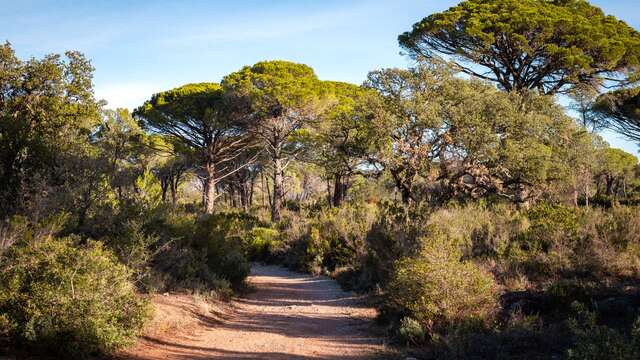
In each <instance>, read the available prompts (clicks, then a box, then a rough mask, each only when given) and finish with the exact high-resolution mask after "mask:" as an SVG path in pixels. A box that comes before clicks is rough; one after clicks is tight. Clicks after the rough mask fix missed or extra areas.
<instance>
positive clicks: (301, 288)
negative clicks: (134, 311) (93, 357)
mask: <svg viewBox="0 0 640 360" xmlns="http://www.w3.org/2000/svg"><path fill="white" fill-rule="evenodd" d="M249 282H250V283H251V284H252V285H253V286H254V287H255V288H256V291H255V292H252V293H250V294H249V295H247V296H246V297H243V298H239V299H236V300H234V301H233V302H232V305H231V309H230V310H229V311H227V312H224V311H217V310H215V309H207V311H205V312H204V313H202V312H199V311H196V310H194V309H191V310H190V311H189V312H190V313H191V314H195V316H196V317H197V318H198V321H197V323H196V324H195V325H194V326H192V327H188V328H189V330H188V331H185V330H184V329H174V330H172V331H167V332H165V333H164V334H156V335H146V336H145V337H143V339H142V340H141V341H140V342H139V343H138V344H137V345H136V346H135V347H134V348H132V349H130V350H129V351H128V352H127V353H126V354H125V355H124V356H122V357H121V358H123V359H275V360H278V359H297V360H307V359H309V360H310V359H336V360H337V359H374V358H376V359H379V358H385V356H384V353H385V348H384V345H383V343H382V340H381V339H380V338H378V337H375V336H373V335H371V333H370V330H371V324H372V322H371V320H372V318H373V317H374V316H375V310H374V309H372V308H370V307H367V306H365V305H364V303H363V301H362V299H361V298H359V297H357V296H355V295H354V294H352V293H348V292H344V291H342V290H341V289H340V287H339V286H338V285H337V283H336V282H335V281H333V280H331V279H329V278H326V277H312V276H309V275H303V274H298V273H294V272H291V271H289V270H286V269H284V268H281V267H276V266H261V265H254V266H253V267H252V270H251V276H250V277H249ZM167 301H171V304H165V305H164V308H163V312H166V313H168V314H169V315H168V316H171V312H172V310H171V309H169V310H168V311H167V307H172V306H175V307H176V309H181V311H184V310H185V309H189V306H190V305H189V302H190V301H191V300H190V299H188V298H182V300H178V301H177V302H178V303H180V302H184V304H176V301H173V300H169V299H167V300H166V301H165V302H167ZM192 307H193V306H192ZM178 328H179V326H178Z"/></svg>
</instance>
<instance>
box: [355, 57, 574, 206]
mask: <svg viewBox="0 0 640 360" xmlns="http://www.w3.org/2000/svg"><path fill="white" fill-rule="evenodd" d="M366 86H369V87H373V88H375V89H377V90H378V91H379V92H380V94H381V95H382V97H383V101H382V103H381V104H380V105H377V104H376V103H372V104H371V106H370V107H369V108H370V109H372V111H373V113H372V115H373V116H372V117H371V120H370V121H369V124H370V126H372V127H373V128H374V129H375V130H373V131H375V132H376V135H375V136H374V137H375V138H379V139H381V140H380V142H379V144H378V146H377V148H376V151H375V152H374V153H373V154H372V156H371V158H372V159H373V160H374V162H375V163H379V164H381V165H382V167H383V168H384V169H385V170H386V171H387V172H388V173H389V174H390V175H391V177H392V179H393V180H394V183H395V186H396V188H397V189H398V190H399V192H400V193H401V194H402V199H403V202H404V203H405V204H411V203H412V202H414V201H419V200H422V199H425V198H426V199H428V200H431V201H433V202H446V201H447V200H449V199H451V198H452V197H472V198H478V197H481V196H487V195H496V196H500V197H504V198H507V199H509V200H511V201H513V202H514V203H516V204H519V205H524V206H526V205H527V204H528V203H529V202H531V201H532V200H535V199H536V198H537V197H539V196H540V195H541V193H542V191H543V190H544V188H545V186H546V185H547V184H549V183H551V182H554V181H556V180H558V179H557V178H556V177H555V174H557V173H559V172H560V171H561V170H564V167H567V166H571V164H569V160H568V158H567V157H566V156H564V155H563V154H564V153H566V151H565V150H566V148H567V147H569V146H572V134H573V133H574V132H575V131H576V130H577V127H576V125H575V124H574V122H573V121H572V120H571V119H570V118H569V117H568V116H566V115H565V114H564V111H563V109H561V108H560V107H559V106H557V105H556V104H555V103H554V102H553V99H552V98H550V97H547V96H538V95H535V94H526V95H523V94H518V93H507V92H504V91H499V90H497V89H496V88H495V87H494V86H491V85H488V84H486V83H484V82H481V81H478V80H473V81H470V80H465V79H460V78H457V77H455V76H454V75H453V74H452V73H451V71H449V70H447V68H446V67H443V66H442V65H438V64H431V65H428V64H427V63H423V64H421V66H419V67H417V68H413V69H409V70H398V69H388V70H382V71H376V72H372V73H371V74H370V75H369V79H368V81H367V83H366ZM379 106H382V109H380V110H376V108H377V107H379ZM419 183H422V184H424V186H423V189H421V188H420V187H418V186H417V185H418V184H419ZM420 190H422V191H420ZM420 195H422V196H420Z"/></svg>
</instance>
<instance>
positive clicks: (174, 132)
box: [134, 83, 227, 148]
mask: <svg viewBox="0 0 640 360" xmlns="http://www.w3.org/2000/svg"><path fill="white" fill-rule="evenodd" d="M221 108H222V88H221V87H220V85H219V84H216V83H198V84H187V85H184V86H181V87H178V88H175V89H172V90H168V91H164V92H161V93H158V94H155V95H153V96H152V97H151V99H150V100H148V101H146V102H145V103H144V105H142V106H141V107H139V108H138V109H136V110H135V112H134V115H136V116H137V117H138V118H140V119H141V120H142V124H143V125H144V126H145V127H147V128H149V129H151V130H152V131H154V132H157V133H160V134H164V135H169V136H171V137H173V138H174V139H176V140H178V141H179V142H182V143H184V144H186V145H188V146H189V147H192V148H206V147H207V145H208V144H210V143H211V141H212V138H213V132H214V131H215V130H216V129H218V128H220V127H224V125H223V124H222V123H225V122H226V121H227V120H226V118H225V117H223V116H220V112H221Z"/></svg>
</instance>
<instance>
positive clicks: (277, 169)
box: [271, 157, 284, 221]
mask: <svg viewBox="0 0 640 360" xmlns="http://www.w3.org/2000/svg"><path fill="white" fill-rule="evenodd" d="M283 187H284V176H283V165H282V159H281V158H279V157H275V158H274V159H273V201H272V202H271V221H279V220H280V208H281V206H282V194H283Z"/></svg>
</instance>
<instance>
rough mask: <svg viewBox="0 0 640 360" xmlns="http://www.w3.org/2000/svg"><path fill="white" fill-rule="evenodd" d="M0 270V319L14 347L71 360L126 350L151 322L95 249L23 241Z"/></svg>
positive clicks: (144, 306) (48, 240)
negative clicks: (25, 346)
mask: <svg viewBox="0 0 640 360" xmlns="http://www.w3.org/2000/svg"><path fill="white" fill-rule="evenodd" d="M0 270H1V271H0V288H1V290H2V291H0V318H3V320H2V322H3V323H4V326H5V327H8V332H9V334H10V336H11V337H12V338H13V339H14V340H16V341H17V342H18V343H22V344H29V345H30V346H44V347H47V348H49V349H52V350H54V351H58V352H60V353H63V354H65V355H69V356H73V357H85V356H87V355H89V354H93V353H109V352H112V351H113V350H116V349H118V348H120V347H122V346H125V345H127V344H129V343H131V342H132V340H133V339H134V338H135V336H136V335H137V334H138V333H139V332H140V330H141V329H142V326H143V324H144V322H145V320H146V319H148V318H149V316H150V307H149V306H148V303H147V302H146V301H145V300H142V299H140V298H139V297H138V296H137V295H136V293H135V287H134V286H133V284H132V283H131V282H130V281H129V278H130V276H131V272H130V271H129V270H128V269H127V267H126V266H124V265H122V264H119V263H118V262H117V260H116V258H115V256H114V255H113V254H112V253H111V252H109V251H107V250H105V249H104V248H103V247H102V246H101V244H100V243H98V242H89V243H88V244H86V245H84V246H82V247H77V246H74V245H73V241H72V239H70V238H62V239H56V238H53V237H45V238H41V239H39V238H37V239H34V240H30V241H23V242H21V243H18V244H16V245H14V246H13V247H11V248H10V249H9V250H8V251H7V252H6V253H5V256H4V257H3V258H2V260H1V263H0Z"/></svg>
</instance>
